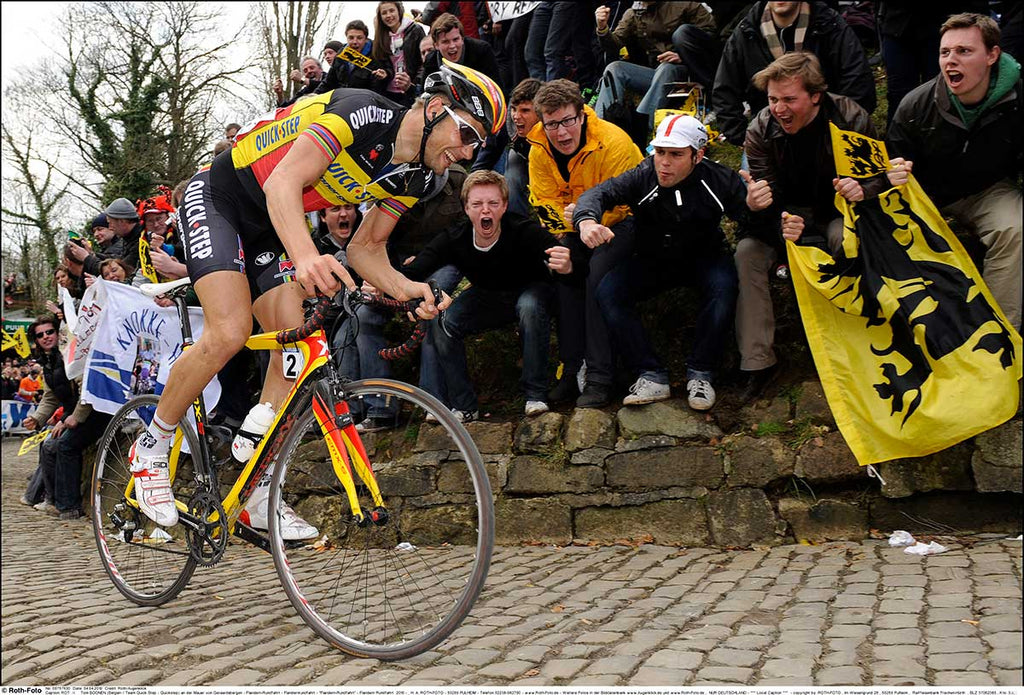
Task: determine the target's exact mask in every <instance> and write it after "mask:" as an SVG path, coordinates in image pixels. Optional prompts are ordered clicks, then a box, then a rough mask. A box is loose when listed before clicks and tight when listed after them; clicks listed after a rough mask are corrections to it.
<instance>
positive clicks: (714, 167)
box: [573, 116, 746, 410]
mask: <svg viewBox="0 0 1024 695" xmlns="http://www.w3.org/2000/svg"><path fill="white" fill-rule="evenodd" d="M707 142H708V133H707V129H706V128H705V127H704V125H703V124H702V123H701V122H700V121H698V120H697V119H696V118H694V117H692V116H670V117H669V118H666V119H665V120H663V121H662V122H661V124H660V125H659V126H658V132H657V135H656V136H655V138H654V140H652V141H651V146H652V147H653V148H654V156H653V157H648V158H647V159H645V160H644V161H643V162H641V164H640V166H638V167H636V168H635V169H630V170H629V171H627V172H626V173H624V174H621V175H619V176H616V177H615V178H613V179H609V180H608V181H605V182H604V183H602V184H601V185H599V186H597V187H595V188H591V189H590V190H589V191H587V192H586V193H584V194H583V195H582V196H580V200H579V203H578V204H577V205H576V211H575V212H574V213H573V224H574V226H575V227H576V228H577V229H578V230H579V232H580V238H581V239H582V240H583V243H585V244H586V245H587V246H588V247H590V248H594V247H597V246H600V245H601V244H604V243H605V242H607V241H610V240H611V239H612V238H614V234H613V233H612V231H611V230H610V229H608V228H607V227H605V226H604V225H602V224H601V223H600V222H599V220H600V219H601V215H603V214H604V212H605V211H606V210H612V209H613V208H615V207H616V206H618V205H629V206H630V208H631V209H632V210H633V218H634V220H635V222H634V229H635V239H636V242H635V243H636V252H635V253H634V254H633V255H631V256H630V257H629V258H626V259H623V260H622V261H621V262H620V263H618V264H617V265H615V266H613V267H612V268H611V269H610V270H609V271H608V273H607V274H606V275H605V276H604V279H603V280H601V282H600V284H599V285H598V286H597V303H598V305H599V306H600V307H601V312H602V314H603V315H604V319H605V323H607V325H608V332H609V333H610V334H611V335H612V336H613V337H614V339H615V341H616V345H617V347H618V349H619V354H620V355H622V357H623V359H624V360H625V361H626V363H627V364H628V365H629V366H630V368H631V369H632V370H633V371H634V372H636V373H638V375H639V376H638V378H637V380H636V383H634V384H633V386H632V387H630V389H629V395H628V396H626V398H625V400H623V401H622V403H623V405H641V404H643V403H653V402H654V401H660V400H664V399H666V398H668V397H669V381H668V369H666V368H665V367H664V365H663V363H662V362H661V361H660V360H659V359H658V356H657V355H656V354H655V352H654V349H653V348H652V347H651V344H650V341H649V340H648V339H647V337H646V336H645V335H644V327H643V324H642V323H641V321H640V315H639V312H638V311H637V302H638V301H640V300H642V299H645V298H646V297H649V296H653V295H655V294H658V293H660V292H663V291H664V290H666V289H669V288H672V287H680V286H683V285H686V286H691V287H696V288H697V289H698V290H699V291H700V294H701V306H700V309H699V310H698V313H697V325H696V328H695V330H694V333H695V337H694V343H693V349H692V350H691V352H690V357H689V359H688V360H687V364H686V393H687V400H688V402H689V404H690V407H691V408H693V409H694V410H709V409H710V408H711V407H712V406H713V405H714V404H715V389H714V386H713V382H714V371H715V369H716V368H717V366H718V361H719V358H720V356H721V354H722V349H723V347H724V345H725V339H726V337H727V336H728V334H729V330H730V328H731V327H732V318H733V310H734V309H735V306H736V268H735V266H734V265H733V259H732V254H731V252H730V250H729V246H728V243H727V242H726V239H725V234H723V233H722V228H721V225H720V223H721V219H722V215H723V214H726V215H729V216H730V217H731V218H732V219H733V220H739V219H740V218H741V217H743V216H744V213H745V211H746V206H745V199H746V189H745V188H744V186H743V180H742V179H741V178H740V177H739V176H738V175H737V174H736V172H734V171H732V170H731V169H729V168H728V167H724V166H722V165H721V164H717V163H715V162H711V161H708V160H705V159H704V146H705V145H707Z"/></svg>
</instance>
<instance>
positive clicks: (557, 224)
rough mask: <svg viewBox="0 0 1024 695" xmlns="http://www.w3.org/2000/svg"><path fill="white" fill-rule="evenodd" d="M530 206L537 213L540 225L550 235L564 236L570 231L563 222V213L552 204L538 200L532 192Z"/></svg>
mask: <svg viewBox="0 0 1024 695" xmlns="http://www.w3.org/2000/svg"><path fill="white" fill-rule="evenodd" d="M530 205H532V206H533V207H534V209H535V210H536V211H537V216H538V217H539V218H540V223H541V225H543V227H544V228H545V229H546V230H548V231H549V232H551V233H552V234H565V233H566V232H571V231H572V227H570V226H569V225H568V224H566V222H565V211H564V210H563V209H561V208H559V207H558V206H557V205H555V204H554V203H552V202H550V201H547V200H540V199H538V198H537V196H535V195H534V194H533V191H530Z"/></svg>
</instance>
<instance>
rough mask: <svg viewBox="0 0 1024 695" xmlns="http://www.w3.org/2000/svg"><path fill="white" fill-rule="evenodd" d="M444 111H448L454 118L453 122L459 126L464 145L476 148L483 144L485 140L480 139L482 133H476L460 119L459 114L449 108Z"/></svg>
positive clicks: (474, 129)
mask: <svg viewBox="0 0 1024 695" xmlns="http://www.w3.org/2000/svg"><path fill="white" fill-rule="evenodd" d="M444 110H445V111H447V112H448V115H449V116H451V117H452V120H453V121H455V122H456V123H457V124H458V126H459V137H460V138H462V144H463V145H470V146H472V147H474V148H475V147H479V146H480V145H482V144H483V142H484V141H483V138H481V137H480V133H478V132H476V128H474V127H473V126H471V125H470V124H469V123H467V122H466V121H465V120H463V119H462V118H460V117H459V115H458V114H457V113H455V112H454V111H452V110H451V109H450V108H448V107H447V106H445V107H444Z"/></svg>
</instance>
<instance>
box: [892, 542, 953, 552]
mask: <svg viewBox="0 0 1024 695" xmlns="http://www.w3.org/2000/svg"><path fill="white" fill-rule="evenodd" d="M946 550H947V548H946V546H944V545H940V544H938V543H936V542H935V541H932V542H931V543H921V542H920V541H918V542H917V543H914V545H912V546H910V547H908V548H904V549H903V552H905V553H907V554H908V555H938V554H939V553H944V552H946Z"/></svg>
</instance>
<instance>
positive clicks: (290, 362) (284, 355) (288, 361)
mask: <svg viewBox="0 0 1024 695" xmlns="http://www.w3.org/2000/svg"><path fill="white" fill-rule="evenodd" d="M304 364H305V360H304V359H303V358H302V353H301V352H299V350H298V349H297V348H285V349H284V350H282V351H281V370H282V372H283V373H284V378H285V379H297V378H298V377H299V374H301V373H302V367H303V365H304Z"/></svg>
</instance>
